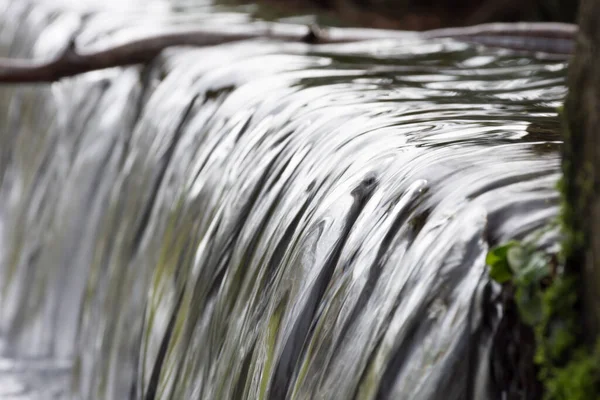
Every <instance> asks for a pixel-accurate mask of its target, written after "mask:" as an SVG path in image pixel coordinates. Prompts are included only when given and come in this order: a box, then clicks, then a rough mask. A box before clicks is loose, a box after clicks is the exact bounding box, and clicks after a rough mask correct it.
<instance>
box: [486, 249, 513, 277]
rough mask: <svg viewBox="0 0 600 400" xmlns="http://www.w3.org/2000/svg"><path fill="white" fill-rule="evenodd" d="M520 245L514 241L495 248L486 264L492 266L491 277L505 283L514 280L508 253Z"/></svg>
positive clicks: (488, 256)
mask: <svg viewBox="0 0 600 400" xmlns="http://www.w3.org/2000/svg"><path fill="white" fill-rule="evenodd" d="M518 245H519V244H518V242H516V241H514V240H512V241H510V242H507V243H505V244H503V245H501V246H496V247H494V248H493V249H492V250H490V251H489V252H488V254H487V256H486V257H485V263H486V264H487V265H489V266H490V277H491V278H492V279H493V280H495V281H496V282H498V283H505V282H508V281H509V280H510V279H511V278H512V276H513V271H512V269H511V267H510V265H509V263H508V252H509V250H510V249H511V248H513V247H515V246H518Z"/></svg>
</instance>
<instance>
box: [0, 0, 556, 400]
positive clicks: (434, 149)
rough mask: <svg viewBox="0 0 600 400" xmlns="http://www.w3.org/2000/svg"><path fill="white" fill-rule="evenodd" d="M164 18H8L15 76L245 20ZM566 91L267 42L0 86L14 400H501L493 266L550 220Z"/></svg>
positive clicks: (390, 44) (516, 66)
mask: <svg viewBox="0 0 600 400" xmlns="http://www.w3.org/2000/svg"><path fill="white" fill-rule="evenodd" d="M78 4H79V3H78ZM155 4H156V7H157V8H156V9H157V10H159V12H156V13H155V12H154V11H152V10H153V9H154V8H149V9H148V10H145V11H137V12H133V11H118V10H114V9H113V10H111V11H107V12H99V13H97V14H90V15H86V16H85V18H84V19H82V17H81V14H80V13H79V11H77V10H69V9H68V7H67V8H64V7H59V6H56V5H52V4H51V5H44V6H41V5H39V4H38V5H36V6H31V4H30V3H29V2H26V1H21V0H15V1H8V0H3V1H1V2H0V7H1V8H0V9H1V10H2V14H1V18H0V19H1V22H2V25H1V31H0V41H1V43H2V53H3V54H4V55H10V56H14V57H17V56H20V57H38V58H44V57H49V56H51V55H52V54H54V53H56V52H58V51H59V50H60V46H61V45H62V44H64V43H65V41H66V40H67V38H68V37H69V36H70V35H71V34H73V32H79V34H80V36H79V37H80V41H79V45H80V46H88V45H92V44H93V43H95V45H102V43H103V42H104V41H111V40H120V39H123V38H126V37H129V36H131V35H136V34H140V33H143V32H148V31H153V30H155V29H158V27H160V26H161V25H168V24H172V23H182V21H183V22H184V23H198V24H200V23H202V22H203V21H210V23H214V24H244V23H248V20H249V19H250V18H249V17H248V16H247V14H244V13H235V12H225V10H221V9H219V8H218V7H216V6H214V7H216V8H214V9H213V6H210V5H204V6H199V7H196V6H192V5H190V4H188V5H187V6H186V5H185V4H183V3H180V4H179V7H180V8H179V9H178V10H179V11H181V9H183V10H188V13H187V14H186V13H180V14H169V12H168V11H166V10H167V9H168V6H167V5H165V4H162V5H161V3H160V2H155ZM181 7H182V8H181ZM186 7H188V8H186ZM189 10H194V11H193V12H192V11H189ZM131 13H133V14H131ZM132 15H134V17H132ZM223 26H226V25H223ZM565 68H566V64H565V63H564V62H556V61H543V60H536V59H534V58H533V57H524V56H517V55H513V54H511V53H509V52H507V51H494V50H489V49H484V48H477V47H473V46H469V45H466V44H462V43H458V42H453V41H450V40H437V41H420V40H417V39H415V38H414V36H410V35H407V37H406V39H398V40H389V41H377V42H366V43H361V44H345V45H322V46H308V45H304V44H298V43H296V44H294V43H287V44H286V43H276V42H268V41H264V40H263V41H261V40H257V41H247V42H245V43H238V44H228V45H222V46H216V47H211V48H203V49H172V50H169V51H167V52H166V53H165V54H164V55H163V56H162V57H161V58H160V59H159V60H156V61H155V62H154V63H153V65H151V66H147V67H132V68H127V69H115V70H108V71H100V72H93V73H89V74H86V75H83V76H81V77H77V78H73V79H68V80H65V81H63V82H60V83H55V84H52V85H39V86H24V85H20V86H12V87H4V88H2V89H1V90H0V127H1V128H0V129H1V130H0V337H1V347H0V350H1V351H0V354H1V355H2V359H0V397H2V398H7V399H50V398H77V399H126V398H136V399H147V400H150V399H283V398H290V399H352V398H356V399H379V398H381V399H417V400H426V399H457V400H458V399H461V400H462V399H495V398H497V396H499V394H498V392H497V390H496V389H495V386H496V385H497V384H498V383H497V382H495V381H494V378H493V376H494V374H493V367H491V365H493V363H492V362H491V361H490V360H491V359H490V355H489V350H490V343H491V341H492V339H493V335H494V330H495V327H496V325H497V322H498V319H499V318H500V316H501V310H500V309H499V308H498V307H497V306H496V305H495V303H494V296H495V293H496V292H497V288H496V287H494V285H492V284H490V283H489V282H488V278H487V275H486V267H485V262H484V259H485V254H486V252H487V250H488V248H489V246H490V245H493V244H496V243H498V242H499V241H501V240H506V239H508V238H513V237H524V236H526V235H528V234H530V233H531V232H533V231H534V230H535V229H537V228H539V227H541V226H543V225H544V224H546V223H547V222H548V221H550V220H551V219H552V218H554V216H555V215H556V213H557V197H558V196H557V193H556V191H555V189H554V186H555V183H556V180H557V179H558V162H559V154H558V151H559V146H560V139H559V127H558V119H557V116H556V108H557V107H558V106H559V105H560V102H561V99H562V96H563V95H564V92H565V89H564V75H565ZM541 240H542V242H543V243H544V244H546V245H552V244H553V243H555V242H556V234H555V232H553V231H550V232H549V233H548V234H547V235H545V236H544V237H543V238H542V239H541Z"/></svg>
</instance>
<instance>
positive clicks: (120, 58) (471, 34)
mask: <svg viewBox="0 0 600 400" xmlns="http://www.w3.org/2000/svg"><path fill="white" fill-rule="evenodd" d="M575 30H576V29H575V27H574V26H573V25H566V24H488V25H480V26H477V27H471V28H451V29H440V30H435V31H429V32H424V33H420V34H418V33H414V32H413V33H412V35H414V37H422V38H455V39H459V40H464V41H471V42H476V43H482V44H486V45H491V46H499V47H509V48H511V47H512V48H515V49H517V50H532V51H545V52H550V53H558V54H570V52H571V50H572V49H571V47H572V45H573V37H574V35H575ZM407 35H411V33H407V32H401V31H388V30H377V29H330V30H328V31H323V30H320V29H318V28H316V27H310V28H309V27H304V26H293V25H283V24H267V25H264V24H262V25H253V26H250V27H238V28H237V30H232V29H230V30H229V31H228V32H217V31H214V30H207V29H187V30H176V31H171V32H163V33H159V34H155V35H152V36H148V37H145V38H142V39H135V40H132V41H130V42H126V43H124V44H120V45H114V46H111V47H107V48H105V49H101V50H96V51H88V52H78V51H76V49H75V43H74V40H73V41H72V42H71V43H70V45H69V46H67V47H66V48H65V50H64V51H63V52H62V53H61V54H59V56H58V57H56V58H55V59H53V60H49V61H45V62H36V61H31V60H19V59H6V58H0V82H4V83H25V82H27V83H34V82H53V81H57V80H59V79H61V78H66V77H70V76H74V75H77V74H81V73H85V72H89V71H94V70H99V69H105V68H112V67H121V66H129V65H135V64H145V63H149V62H151V61H152V60H153V59H154V58H155V57H156V56H157V55H159V54H160V52H161V51H163V50H164V49H166V48H168V47H173V46H212V45H217V44H223V43H230V42H236V41H241V40H248V39H270V40H281V41H292V42H303V43H308V44H328V43H344V42H346V43H347V42H356V41H364V40H374V39H393V38H407V37H410V36H407ZM507 38H512V41H510V40H507ZM527 43H528V44H529V47H532V48H528V47H527V46H525V44H527Z"/></svg>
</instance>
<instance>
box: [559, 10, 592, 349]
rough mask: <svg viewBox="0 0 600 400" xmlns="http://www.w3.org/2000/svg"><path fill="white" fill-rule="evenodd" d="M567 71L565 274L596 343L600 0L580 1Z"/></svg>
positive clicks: (590, 340) (586, 331)
mask: <svg viewBox="0 0 600 400" xmlns="http://www.w3.org/2000/svg"><path fill="white" fill-rule="evenodd" d="M580 7H581V8H580V10H581V12H580V17H579V27H580V30H579V35H578V38H577V49H576V55H575V57H574V59H573V60H572V62H571V65H570V70H569V78H568V85H569V94H568V95H567V99H566V102H565V108H564V116H565V119H566V135H565V145H564V154H563V172H564V187H563V190H564V196H565V205H564V216H563V217H564V222H565V232H566V234H567V238H566V242H565V253H566V256H567V264H566V268H567V272H568V273H571V274H574V275H575V276H578V277H581V279H579V290H580V294H581V299H582V303H581V304H582V307H583V309H582V310H581V311H582V312H581V316H582V320H583V321H582V322H583V324H584V326H585V335H586V336H587V337H586V338H587V339H588V340H589V342H590V343H593V342H594V341H595V339H596V337H597V335H598V333H599V332H600V0H582V2H581V5H580Z"/></svg>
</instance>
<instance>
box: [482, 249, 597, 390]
mask: <svg viewBox="0 0 600 400" xmlns="http://www.w3.org/2000/svg"><path fill="white" fill-rule="evenodd" d="M486 262H487V263H488V265H489V266H490V275H491V276H492V278H494V279H495V280H496V281H498V282H499V283H502V284H503V285H504V287H505V288H506V289H509V288H510V292H511V293H514V297H513V301H514V302H515V303H516V305H517V309H518V311H519V316H520V318H521V321H522V322H523V323H524V324H525V325H527V326H530V327H531V328H532V329H533V331H534V333H535V344H536V352H535V356H534V362H535V364H536V365H537V366H538V370H539V376H538V378H539V380H540V382H541V383H542V385H543V386H544V391H545V394H544V399H545V400H592V399H594V400H595V399H597V398H598V393H599V389H600V340H599V341H598V344H597V345H596V346H595V349H593V351H590V350H589V349H588V348H587V346H585V345H583V344H581V343H582V341H581V340H580V338H581V337H582V332H581V326H582V325H581V324H580V323H579V315H578V297H577V280H576V278H573V277H570V276H566V275H565V273H564V269H563V268H561V267H560V266H559V265H557V263H558V258H557V257H556V256H555V255H553V254H548V253H546V252H544V251H540V250H537V249H536V248H535V246H534V245H533V244H527V243H521V242H516V241H511V242H508V243H505V244H503V245H501V246H498V247H496V248H493V249H491V250H490V252H489V253H488V256H487V258H486Z"/></svg>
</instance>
